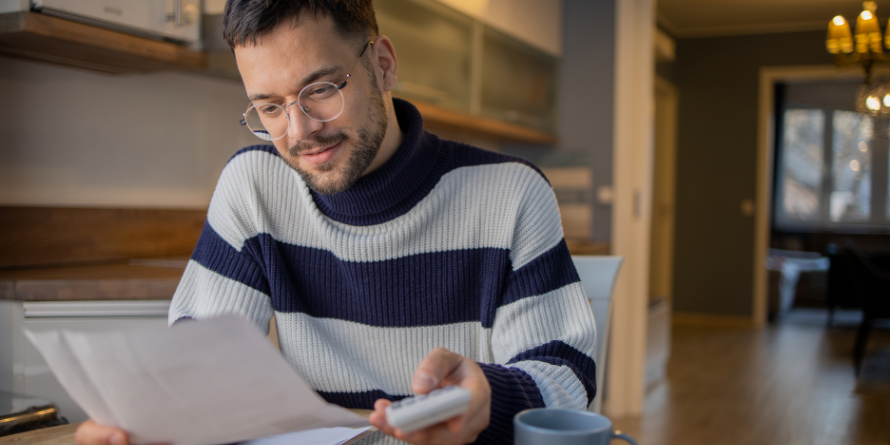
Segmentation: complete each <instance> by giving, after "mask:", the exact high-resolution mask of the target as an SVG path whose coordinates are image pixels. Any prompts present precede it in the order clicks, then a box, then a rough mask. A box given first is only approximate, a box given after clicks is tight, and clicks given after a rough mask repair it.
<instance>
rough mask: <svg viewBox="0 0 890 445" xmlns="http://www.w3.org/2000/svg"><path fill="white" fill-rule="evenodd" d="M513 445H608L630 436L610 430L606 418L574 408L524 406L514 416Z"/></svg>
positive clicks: (635, 443) (629, 440) (609, 421)
mask: <svg viewBox="0 0 890 445" xmlns="http://www.w3.org/2000/svg"><path fill="white" fill-rule="evenodd" d="M513 437H514V439H513V440H514V444H515V445H541V444H546V445H609V443H610V442H612V439H615V438H617V439H623V440H625V441H627V442H628V443H631V444H633V445H637V441H635V440H634V439H633V438H632V437H630V436H628V435H627V434H622V433H621V432H620V431H615V430H613V429H612V421H611V420H609V418H608V417H605V416H601V415H599V414H596V413H591V412H587V411H580V410H574V409H547V408H535V409H527V410H525V411H522V412H520V413H519V414H516V416H515V417H513Z"/></svg>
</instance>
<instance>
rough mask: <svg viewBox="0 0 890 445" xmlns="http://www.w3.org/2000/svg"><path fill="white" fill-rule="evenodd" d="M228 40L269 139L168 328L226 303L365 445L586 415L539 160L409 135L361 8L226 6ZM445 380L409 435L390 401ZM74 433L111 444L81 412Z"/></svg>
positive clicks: (224, 200)
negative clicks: (544, 410)
mask: <svg viewBox="0 0 890 445" xmlns="http://www.w3.org/2000/svg"><path fill="white" fill-rule="evenodd" d="M224 36H225V38H226V40H227V41H228V43H229V45H230V46H232V48H233V50H234V52H235V57H236V59H237V62H238V69H239V71H240V72H241V76H242V79H243V81H244V86H245V89H246V90H247V95H248V98H249V100H250V103H251V106H250V108H249V109H248V111H247V112H246V113H245V115H244V120H243V121H242V123H243V124H244V125H245V126H247V127H248V128H249V129H250V130H251V131H253V132H254V134H256V135H257V136H258V137H260V138H261V139H264V140H267V141H271V142H272V143H273V144H274V147H272V146H268V145H261V146H253V147H248V148H246V149H243V150H241V151H239V152H238V153H237V154H235V156H233V157H232V159H231V160H230V161H229V163H228V165H227V166H226V167H225V169H224V170H223V172H222V175H221V177H220V180H219V183H218V185H217V188H216V191H215V192H214V196H213V199H212V201H211V204H210V208H209V210H208V216H207V224H206V225H205V228H204V231H203V233H202V235H201V239H200V241H199V242H198V246H197V247H196V249H195V252H194V254H193V256H192V260H191V261H190V262H189V265H188V267H187V268H186V271H185V274H184V276H183V278H182V281H181V283H180V285H179V288H178V289H177V291H176V294H175V296H174V297H173V302H172V304H171V307H170V322H171V324H172V323H175V322H177V321H179V320H181V319H184V318H195V319H204V318H209V317H213V316H217V315H220V314H224V313H231V312H235V313H239V314H241V315H242V316H244V317H246V318H247V319H249V320H251V321H253V322H254V323H255V324H256V325H257V326H258V327H260V328H262V329H268V323H269V320H270V318H271V317H272V315H273V313H274V315H275V317H276V321H277V326H278V336H279V342H280V346H281V352H282V354H283V355H284V357H285V358H286V359H287V360H288V361H289V362H290V363H291V364H292V365H293V366H294V368H295V369H296V371H297V372H298V373H299V374H300V375H301V376H302V377H303V378H304V379H305V380H306V381H307V382H308V383H309V384H310V385H311V386H312V387H313V388H314V389H315V390H316V391H318V392H319V394H320V395H321V396H322V397H324V398H325V399H326V400H328V401H329V402H332V403H336V404H339V405H342V406H345V407H349V408H366V409H370V408H373V409H374V413H373V414H372V415H371V418H370V421H371V423H372V424H373V425H374V426H376V427H378V428H379V429H380V430H381V432H379V433H375V434H372V435H370V436H368V437H367V438H365V439H363V442H362V443H372V442H374V443H384V442H388V441H391V442H398V441H396V440H393V439H392V438H391V437H388V436H392V437H395V438H398V439H401V440H404V441H408V442H412V443H417V444H426V443H430V444H433V443H435V444H439V443H443V444H445V443H449V444H450V443H455V444H457V443H469V442H473V441H478V442H479V443H512V417H513V415H514V414H515V413H516V412H518V411H520V410H522V409H526V408H531V407H539V406H545V405H546V406H557V407H573V408H578V409H585V408H586V407H587V405H588V403H589V402H590V401H591V400H592V398H593V397H594V395H595V392H596V387H595V383H594V382H595V380H594V373H595V369H594V368H595V365H594V363H593V360H592V357H593V353H594V351H593V349H594V344H595V335H596V334H595V327H594V322H593V317H592V315H591V313H590V309H589V306H588V305H587V301H586V299H585V297H584V293H583V290H582V288H581V285H580V281H579V279H578V275H577V273H576V271H575V269H574V267H573V265H572V262H571V257H570V255H569V252H568V249H567V248H566V244H565V241H564V240H563V236H562V229H561V227H560V222H559V213H558V209H557V206H556V201H555V199H554V196H553V192H552V190H551V189H550V186H549V184H548V183H547V181H546V179H545V178H544V177H543V175H542V174H541V173H540V171H538V170H537V169H536V168H535V167H534V166H532V165H530V164H528V163H526V162H524V161H522V160H519V159H516V158H511V157H507V156H503V155H498V154H495V153H491V152H486V151H483V150H480V149H477V148H474V147H470V146H467V145H463V144H458V143H454V142H450V141H445V140H440V139H439V138H437V137H436V136H434V135H432V134H429V133H427V132H425V131H424V130H423V121H422V118H421V116H420V114H419V113H418V112H417V110H416V109H415V108H414V107H413V106H412V105H411V104H409V103H408V102H405V101H401V100H398V99H395V100H394V99H392V96H391V93H390V92H391V90H392V89H393V87H394V86H395V84H396V76H397V73H398V63H397V59H396V52H395V49H394V47H393V44H392V42H391V41H390V40H389V39H388V38H386V37H385V36H379V35H378V34H377V25H376V19H375V17H374V11H373V8H372V5H371V2H370V0H344V1H336V0H328V1H323V0H315V1H311V0H302V1H301V0H288V1H277V2H276V1H268V0H229V2H228V3H227V5H226V16H225V22H224ZM449 384H456V385H460V386H462V387H464V388H466V389H468V390H469V391H470V392H471V393H472V396H473V398H472V401H471V403H470V407H469V410H468V411H467V412H466V413H465V414H463V415H461V416H458V417H456V418H454V419H451V420H449V421H447V422H443V423H441V424H438V425H434V426H431V427H428V428H426V429H423V430H421V431H417V432H414V433H411V434H405V433H404V432H402V431H399V430H394V429H393V428H391V427H390V426H389V425H388V424H387V423H386V416H385V411H384V410H385V408H386V407H387V406H389V404H390V403H391V400H397V399H399V398H403V397H405V396H410V395H413V394H415V393H417V394H422V393H427V392H429V391H431V390H433V389H435V388H438V387H442V386H445V385H449ZM77 439H78V442H79V443H81V444H111V445H125V444H126V442H127V438H126V435H125V433H124V432H122V431H119V430H115V429H112V428H107V427H104V426H100V425H97V424H95V423H92V422H88V423H86V424H85V425H84V426H83V427H81V428H80V429H79V430H78V435H77Z"/></svg>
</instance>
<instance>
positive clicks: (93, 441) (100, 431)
mask: <svg viewBox="0 0 890 445" xmlns="http://www.w3.org/2000/svg"><path fill="white" fill-rule="evenodd" d="M74 441H75V442H77V443H78V444H79V445H129V443H130V441H129V439H128V438H127V433H125V432H124V431H122V430H120V429H117V428H112V427H110V426H105V425H99V424H98V423H96V422H93V421H92V420H87V421H86V422H84V423H83V424H81V425H80V426H79V427H77V432H75V433H74Z"/></svg>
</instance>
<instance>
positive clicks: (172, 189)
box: [0, 58, 261, 208]
mask: <svg viewBox="0 0 890 445" xmlns="http://www.w3.org/2000/svg"><path fill="white" fill-rule="evenodd" d="M246 106H247V98H246V97H245V93H244V89H243V86H242V85H241V83H240V82H237V81H231V80H221V79H216V78H211V77H206V76H200V75H194V74H184V73H159V74H140V75H128V76H111V75H104V74H97V73H92V72H88V71H82V70H74V69H67V68H61V67H56V66H52V65H44V64H38V63H32V62H25V61H19V60H14V59H5V58H0V205H47V206H50V205H51V206H100V207H149V208H171V207H179V208H202V207H206V206H207V204H208V203H209V201H210V196H211V194H212V192H213V187H214V185H215V184H216V180H217V178H218V176H219V172H220V171H221V170H222V167H223V166H224V165H225V163H226V160H228V158H229V157H230V156H231V155H232V154H233V153H234V152H235V151H237V150H238V149H239V148H241V147H244V146H247V145H251V144H256V143H259V142H261V141H259V140H258V139H256V138H255V137H253V136H252V135H251V134H250V133H249V132H248V131H247V130H245V129H243V128H242V127H240V126H239V125H238V119H239V117H240V113H241V112H242V111H243V110H244V108H245V107H246Z"/></svg>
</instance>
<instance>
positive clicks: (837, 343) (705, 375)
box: [614, 317, 890, 445]
mask: <svg viewBox="0 0 890 445" xmlns="http://www.w3.org/2000/svg"><path fill="white" fill-rule="evenodd" d="M791 318H792V319H791V320H788V321H786V322H784V323H782V324H779V325H771V326H769V327H767V328H764V329H762V330H753V329H746V328H738V327H714V326H692V325H682V324H677V323H675V324H674V326H673V338H672V341H671V347H672V351H671V361H670V363H669V364H668V371H667V378H666V379H665V380H664V381H662V382H659V383H656V384H654V385H653V386H652V387H651V388H650V389H649V392H648V393H647V397H646V402H645V413H644V415H643V416H642V418H640V419H636V420H628V419H617V420H616V421H615V422H614V423H615V427H616V429H620V430H623V431H625V432H627V433H630V434H631V435H632V436H634V437H635V438H637V440H638V441H639V442H640V445H662V444H664V445H673V444H678V445H705V444H726V445H754V444H757V445H772V444H776V445H779V444H782V445H798V444H799V445H804V444H806V445H823V444H824V445H847V444H849V445H854V444H855V445H878V444H880V445H888V444H890V395H882V396H875V395H863V394H859V393H856V392H854V390H855V386H856V379H855V377H854V374H853V366H852V359H851V357H852V348H853V339H854V337H855V335H856V331H855V327H854V326H849V325H848V326H845V327H836V328H831V329H827V328H825V322H824V318H821V317H817V318H815V319H814V318H813V317H809V318H807V317H804V318H803V319H802V320H801V319H798V320H794V319H793V318H794V317H791ZM881 347H890V330H888V329H876V330H875V331H874V333H873V335H872V339H871V346H870V350H874V349H876V348H881ZM615 443H620V442H615Z"/></svg>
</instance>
